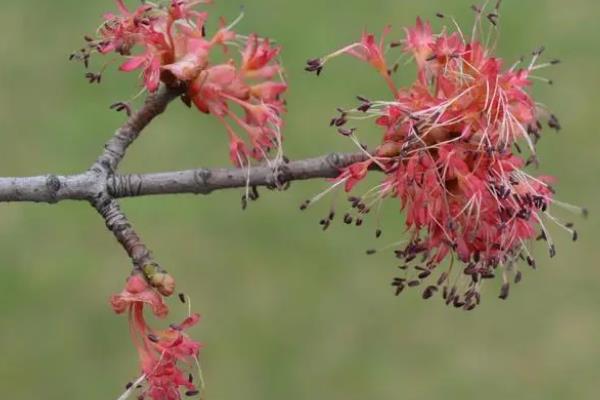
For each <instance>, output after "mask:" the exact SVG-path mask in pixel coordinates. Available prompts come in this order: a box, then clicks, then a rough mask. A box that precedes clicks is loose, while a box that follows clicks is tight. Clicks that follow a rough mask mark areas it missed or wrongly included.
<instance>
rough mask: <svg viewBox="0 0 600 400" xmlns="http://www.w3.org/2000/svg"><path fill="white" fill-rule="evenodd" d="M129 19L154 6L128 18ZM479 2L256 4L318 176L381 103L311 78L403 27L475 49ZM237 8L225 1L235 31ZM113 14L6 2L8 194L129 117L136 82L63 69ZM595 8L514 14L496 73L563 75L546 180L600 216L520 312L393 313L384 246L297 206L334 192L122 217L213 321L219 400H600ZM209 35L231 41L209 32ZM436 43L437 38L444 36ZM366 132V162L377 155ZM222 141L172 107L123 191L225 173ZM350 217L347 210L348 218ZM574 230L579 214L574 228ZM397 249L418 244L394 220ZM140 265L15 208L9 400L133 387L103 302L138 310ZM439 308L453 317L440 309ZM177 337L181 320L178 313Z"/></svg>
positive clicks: (89, 148)
mask: <svg viewBox="0 0 600 400" xmlns="http://www.w3.org/2000/svg"><path fill="white" fill-rule="evenodd" d="M130 3H137V2H136V1H130ZM470 4H471V1H470V0H468V1H463V0H460V1H458V0H454V1H444V0H435V1H434V0H431V1H421V2H417V1H409V0H370V1H368V2H366V1H359V0H348V1H344V2H340V1H327V0H304V1H295V2H292V1H281V0H257V1H252V2H247V3H246V4H245V5H246V11H247V17H246V18H245V19H244V21H243V22H242V24H241V25H240V29H241V30H243V31H248V32H249V31H259V32H260V33H262V34H263V35H268V36H271V37H276V38H277V40H278V41H279V42H280V43H282V44H283V45H284V46H285V50H284V61H285V64H286V67H287V70H288V75H289V81H290V85H291V90H290V93H289V105H290V109H291V110H292V112H291V113H289V115H288V117H287V121H288V127H287V130H286V136H287V142H286V149H287V154H288V155H289V156H290V157H291V158H299V157H307V156H313V155H318V154H322V153H326V152H329V151H333V150H340V151H345V150H352V145H351V144H350V143H349V142H347V141H346V140H344V139H343V138H340V137H339V135H336V134H335V133H334V132H333V131H332V130H330V129H328V127H327V123H328V119H329V117H331V116H332V115H333V113H334V110H335V107H336V106H338V105H348V104H353V96H354V95H356V94H363V95H367V96H371V97H376V96H378V95H382V96H383V95H384V94H385V87H384V86H383V84H382V83H381V82H380V81H379V79H378V78H377V76H376V74H374V73H372V72H371V71H370V70H369V68H368V67H367V66H364V65H362V64H360V63H358V62H356V61H354V60H350V59H348V60H340V61H338V62H337V63H333V64H331V65H330V66H329V68H328V69H327V70H326V71H325V73H324V76H323V77H322V78H321V79H316V78H315V77H314V76H312V75H309V74H307V73H305V72H304V71H303V66H304V62H305V60H306V59H307V58H310V57H315V56H319V55H322V54H324V53H326V52H328V51H329V50H332V49H335V48H337V47H339V46H341V45H343V44H345V43H348V42H350V41H353V40H354V39H355V38H356V37H358V35H359V33H360V31H361V30H362V29H363V27H368V28H369V29H372V30H374V31H380V29H381V28H382V27H383V26H384V25H385V24H387V23H392V24H393V25H394V26H395V27H396V29H395V31H394V32H395V34H396V36H397V37H401V36H402V31H401V29H400V28H401V27H402V26H403V25H407V24H410V23H413V21H414V18H415V17H416V16H417V15H421V16H424V17H429V18H432V19H435V17H434V14H435V12H437V11H442V12H444V13H446V14H453V15H455V16H456V17H457V18H458V20H459V21H461V23H462V24H463V26H468V27H470V25H471V21H472V13H471V11H470V10H469V6H470ZM239 6H240V4H239V1H225V0H222V1H217V4H216V5H215V6H213V14H214V15H215V16H216V15H224V16H228V17H230V18H233V17H235V16H237V14H238V13H239ZM112 9H113V4H112V2H111V1H110V0H91V1H85V2H83V1H76V0H54V1H34V0H21V1H11V2H9V1H4V2H2V7H1V8H0V37H1V38H2V39H1V40H0V60H2V62H0V132H1V144H0V174H1V175H3V176H13V175H31V174H39V173H46V172H56V173H73V172H78V171H80V170H83V169H84V168H86V167H87V166H88V165H89V164H90V163H91V162H92V161H93V160H94V158H95V157H96V155H97V154H98V153H99V151H100V149H101V148H102V145H103V143H104V142H105V140H106V139H107V138H108V137H109V136H110V135H111V134H112V132H113V131H114V129H115V128H116V127H117V126H118V125H119V124H120V123H121V122H122V119H123V116H122V115H119V114H117V113H113V112H111V111H109V110H108V105H109V104H111V103H112V102H114V101H117V100H122V99H126V98H127V97H129V96H130V95H132V94H133V93H135V92H136V89H137V81H136V80H135V76H133V75H125V74H119V73H116V72H115V73H110V74H107V75H106V76H105V82H104V83H103V84H102V85H100V86H90V85H89V84H87V82H86V81H85V80H84V79H83V70H82V68H81V66H80V65H79V64H75V63H68V62H67V56H68V54H69V53H70V52H71V50H73V49H76V48H77V47H78V46H80V44H81V42H82V39H81V38H82V35H83V34H85V33H89V32H93V30H94V29H95V26H96V25H97V24H98V23H99V22H100V16H101V14H102V13H103V12H105V11H106V10H112ZM599 17H600V3H599V2H596V1H592V0H571V1H569V2H565V1H563V0H546V1H531V0H529V1H526V2H525V1H510V0H508V1H505V5H504V14H503V20H502V24H503V31H502V39H501V45H500V52H501V54H502V55H503V56H505V57H506V58H507V59H509V60H513V59H516V58H517V57H518V56H520V55H521V54H527V53H528V52H530V51H531V50H532V49H533V48H535V47H537V46H539V45H540V44H544V45H546V47H547V49H548V50H547V54H546V55H547V57H554V56H556V57H559V58H561V59H562V60H563V61H564V63H563V64H561V65H559V66H557V67H556V68H554V69H552V70H548V71H547V73H546V75H547V76H549V77H551V78H552V79H553V80H554V81H555V85H554V86H553V87H549V86H546V85H543V84H540V85H538V86H537V87H536V89H535V90H536V93H537V95H538V98H541V99H542V101H543V102H545V103H546V104H547V105H549V106H550V107H551V108H552V109H553V110H556V112H557V114H558V115H559V116H560V117H561V122H562V124H563V126H564V130H563V131H562V132H561V133H560V134H558V135H557V134H555V133H554V132H551V131H548V133H547V134H546V137H545V139H544V140H543V141H542V142H541V145H540V154H541V158H542V161H543V168H544V172H547V173H551V174H554V175H556V176H557V177H558V178H559V180H560V184H559V185H558V186H557V187H558V189H559V193H560V198H561V199H563V200H565V201H569V202H574V203H578V204H583V205H587V206H588V207H589V208H590V209H591V212H592V214H591V217H590V219H588V220H587V221H580V219H579V217H578V216H568V215H566V216H567V218H568V219H573V220H574V221H575V222H577V223H579V224H578V225H579V230H580V236H581V240H580V241H579V242H578V243H576V244H572V243H570V240H569V237H567V235H563V234H562V233H561V232H559V231H558V230H555V236H556V237H557V238H558V239H557V242H558V256H557V257H556V258H555V259H553V260H549V259H548V258H547V256H546V254H545V253H546V251H545V250H544V249H543V248H542V246H538V247H537V248H536V250H535V252H536V254H538V255H539V256H540V257H539V260H540V261H539V264H540V266H541V268H540V269H539V270H538V271H536V272H532V271H527V272H526V274H525V280H524V282H523V283H522V284H521V285H520V286H519V287H517V288H514V290H513V291H512V293H511V298H510V299H509V301H508V302H502V301H500V300H498V299H497V283H495V284H493V285H490V286H489V287H488V289H487V292H486V294H487V296H485V298H484V304H483V306H482V307H481V308H480V309H478V311H476V312H474V313H463V312H456V311H454V310H453V309H448V308H446V307H445V306H443V305H442V304H441V302H440V301H430V302H424V301H422V300H421V299H420V296H419V293H418V292H416V291H415V292H409V293H408V294H406V295H404V296H403V297H401V298H395V297H394V296H393V295H392V292H391V290H390V288H389V283H390V280H391V279H392V278H393V277H394V275H395V273H396V270H395V265H394V261H393V259H392V258H391V257H389V256H388V255H381V256H375V257H371V258H369V257H366V256H365V254H364V250H365V249H366V248H370V247H373V245H374V243H375V239H374V235H373V230H374V227H373V225H370V226H367V228H366V229H362V230H357V229H355V228H349V227H347V226H345V225H344V226H342V224H336V225H335V226H334V227H333V228H332V229H331V230H330V231H328V232H326V233H323V232H321V231H320V229H319V226H318V221H319V219H320V217H322V216H323V215H324V214H325V213H326V211H327V208H328V202H327V201H325V202H323V203H322V204H321V205H320V206H318V207H316V208H315V209H312V210H311V211H309V212H308V213H300V212H299V211H298V205H299V203H300V202H301V201H302V200H304V199H306V198H308V197H309V196H311V194H314V193H316V192H317V191H320V190H322V189H323V188H324V187H325V186H326V183H325V182H319V181H314V182H309V183H297V184H294V185H293V186H292V189H291V190H289V191H287V192H285V193H271V192H264V193H263V196H262V197H261V199H260V201H259V202H257V203H255V204H252V205H251V207H250V208H249V209H248V210H247V211H245V212H243V211H242V210H241V209H240V196H241V193H240V192H239V191H226V192H220V193H214V194H212V195H210V196H208V197H195V196H170V197H156V198H144V199H135V200H127V201H124V202H123V203H124V209H125V211H126V212H127V213H128V214H129V216H130V217H131V219H132V221H133V222H134V223H135V224H136V226H137V228H138V229H139V231H140V232H141V234H142V235H143V237H144V238H145V240H146V241H147V243H148V244H149V246H150V247H151V248H152V249H153V250H154V252H155V255H156V257H157V259H158V260H160V261H161V263H163V264H164V265H165V266H167V267H168V268H169V270H170V271H171V272H172V273H173V274H174V276H175V277H177V278H179V288H180V289H181V290H183V291H185V292H186V293H187V294H189V295H190V296H191V297H192V299H193V306H194V309H195V310H198V311H199V312H201V313H202V314H203V315H204V320H203V322H202V323H201V325H200V326H199V327H198V328H196V329H195V330H194V332H193V334H194V335H195V336H196V337H198V338H201V340H202V341H203V342H204V343H205V344H206V348H205V350H204V351H203V355H202V358H203V364H204V367H205V374H206V378H207V381H208V394H209V398H212V399H241V398H243V399H245V400H255V399H256V400H259V399H260V400H269V399H286V400H293V399H294V400H295V399H298V400H300V399H315V398H318V399H330V400H337V399H339V400H341V399H360V398H363V399H380V400H386V399H400V398H402V399H442V398H443V399H448V400H450V399H475V398H480V397H482V396H483V397H485V398H486V399H488V400H495V399H505V398H519V399H544V400H551V399H596V398H598V397H597V396H598V390H599V389H600V386H599V385H600V383H599V381H598V378H599V377H600V346H599V342H598V340H599V338H600V310H599V308H600V268H598V267H599V265H598V264H599V261H598V260H600V246H599V242H598V236H597V235H598V232H599V231H600V223H599V222H598V221H599V219H598V217H597V215H598V213H597V211H598V210H597V204H598V200H599V199H600V179H599V177H600V162H599V161H598V160H599V157H598V150H599V149H600V147H599V144H598V143H599V142H598V139H597V134H598V132H597V126H598V123H597V121H598V104H600V91H599V88H600V74H599V73H598V71H600V52H599V51H598V50H599V48H598V40H599V39H600V28H598V27H599V26H600V25H598V18H599ZM213 21H214V20H213ZM435 23H436V24H439V21H435ZM367 132H369V130H368V129H365V130H364V131H363V135H364V136H363V138H364V139H365V141H367V142H369V141H371V142H372V143H373V142H375V141H376V140H377V137H378V135H379V132H377V131H371V136H369V134H368V133H367ZM226 146H227V145H226V138H225V134H224V132H223V131H222V129H221V127H220V126H218V124H217V123H215V121H214V120H212V119H211V118H207V117H204V116H202V115H200V114H199V113H197V112H190V111H189V110H187V109H186V108H185V107H182V106H181V105H180V104H174V105H173V106H172V108H171V109H170V110H169V112H168V113H167V114H166V115H165V116H163V117H161V118H160V119H159V120H158V121H157V122H156V123H155V124H154V125H153V126H152V127H151V128H150V129H149V130H148V131H147V132H145V133H144V135H143V137H142V138H141V139H140V140H139V141H138V142H136V144H135V146H133V148H132V149H131V151H130V153H129V155H128V158H127V160H126V161H125V163H124V165H123V167H122V170H123V171H128V172H150V171H160V170H173V169H184V168H191V167H200V166H223V165H226V164H227V163H228V161H227V155H226V151H227V147H226ZM340 205H342V204H340ZM561 215H565V214H561ZM383 219H384V220H385V221H384V228H386V230H385V233H384V238H385V240H384V239H380V240H382V243H384V242H385V241H388V242H392V241H395V240H396V239H397V238H398V237H399V236H400V235H401V225H402V220H401V217H400V216H399V215H398V212H397V210H396V208H395V206H393V205H392V206H390V207H388V210H386V211H385V213H384V218H383ZM128 271H129V260H128V259H127V258H126V257H125V255H124V254H123V252H122V251H121V249H120V248H119V247H118V245H117V244H116V242H115V241H114V239H113V237H112V236H111V235H110V234H109V233H108V232H107V231H106V230H105V228H104V227H103V224H102V221H101V220H100V219H99V218H98V216H97V215H96V213H95V212H94V211H93V210H92V209H91V208H90V207H89V206H88V205H86V204H83V203H63V204H60V205H57V206H49V205H30V204H4V205H1V206H0V393H2V398H5V399H34V398H45V399H83V398H85V399H89V400H94V399H103V400H105V399H111V398H113V399H114V398H116V397H118V395H119V394H120V393H121V392H122V390H123V385H124V384H125V383H126V382H127V381H128V380H130V379H132V378H134V377H135V375H136V372H137V362H136V354H135V352H134V349H133V347H132V346H131V344H130V341H129V337H128V331H127V326H126V318H124V317H117V316H115V315H113V313H112V312H111V310H110V308H109V306H108V302H107V299H108V296H109V295H110V294H111V293H113V292H116V291H118V290H120V289H121V287H122V284H123V282H124V278H125V276H126V275H127V274H128ZM438 300H439V299H438ZM172 308H173V317H174V318H175V319H179V316H182V315H184V313H185V310H184V309H183V308H182V307H181V305H179V304H178V302H176V301H172Z"/></svg>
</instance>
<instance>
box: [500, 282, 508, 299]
mask: <svg viewBox="0 0 600 400" xmlns="http://www.w3.org/2000/svg"><path fill="white" fill-rule="evenodd" d="M509 293H510V284H509V283H505V284H504V285H502V288H501V289H500V296H499V298H500V299H502V300H506V299H508V295H509Z"/></svg>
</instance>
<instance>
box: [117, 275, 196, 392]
mask: <svg viewBox="0 0 600 400" xmlns="http://www.w3.org/2000/svg"><path fill="white" fill-rule="evenodd" d="M185 300H186V299H185V297H184V296H183V295H182V301H185ZM111 305H112V307H113V310H114V311H115V312H116V313H117V314H123V313H127V314H128V318H129V330H130V334H131V339H132V341H133V343H134V344H135V347H136V348H137V351H138V354H139V361H140V368H141V372H142V376H141V378H140V379H139V380H138V381H137V382H135V383H129V384H127V387H126V389H127V391H126V392H125V394H124V395H123V396H122V397H121V398H127V397H128V396H129V394H130V393H131V392H133V391H134V390H137V391H138V392H139V394H138V397H137V398H138V399H140V400H142V399H145V398H146V397H148V398H150V399H153V400H178V399H180V398H181V396H180V392H181V390H185V394H186V395H187V396H195V395H197V394H199V393H200V391H201V390H200V389H202V385H203V382H202V374H201V371H200V367H199V365H200V364H199V362H198V353H199V351H200V347H201V346H200V344H199V343H197V342H195V341H194V340H192V339H190V338H189V337H188V336H187V335H186V334H185V333H184V331H185V330H186V329H188V328H190V327H192V326H194V325H195V324H196V323H198V321H199V319H200V317H199V316H198V315H197V314H191V313H190V315H189V316H188V318H186V319H185V320H184V321H183V322H182V323H180V324H178V325H175V324H173V325H170V326H169V328H168V329H166V330H162V331H157V330H154V329H152V328H151V327H150V326H148V324H147V323H146V320H145V318H144V307H145V306H148V307H149V308H150V309H151V311H152V313H153V314H154V315H155V316H156V317H158V318H165V317H166V316H167V314H168V308H167V306H166V305H165V303H164V302H163V298H162V296H161V294H160V293H158V291H157V290H156V289H154V288H152V287H151V286H150V285H149V284H148V283H147V282H146V280H145V278H144V277H143V276H142V275H139V274H135V275H132V276H131V277H130V278H129V279H128V280H127V284H126V286H125V289H124V290H123V291H122V292H121V293H120V294H118V295H114V296H113V297H112V298H111ZM182 368H186V369H187V371H188V372H186V373H184V372H183V370H182ZM196 369H197V370H198V375H199V378H200V388H197V387H196V385H195V384H194V374H193V373H192V372H189V371H194V370H196Z"/></svg>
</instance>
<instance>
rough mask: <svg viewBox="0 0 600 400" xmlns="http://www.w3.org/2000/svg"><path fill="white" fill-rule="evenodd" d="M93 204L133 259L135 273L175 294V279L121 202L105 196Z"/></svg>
mask: <svg viewBox="0 0 600 400" xmlns="http://www.w3.org/2000/svg"><path fill="white" fill-rule="evenodd" d="M92 204H93V206H94V208H96V210H97V211H98V213H99V214H100V215H101V216H102V218H104V221H105V222H106V227H107V228H108V230H110V231H111V232H112V233H113V235H114V236H115V238H116V239H117V240H118V241H119V243H120V244H121V246H122V247H123V249H125V251H126V252H127V254H128V255H129V257H130V258H131V260H132V261H133V265H134V273H136V272H137V273H143V274H144V275H145V276H146V278H147V279H148V281H149V282H150V283H151V284H152V285H153V286H154V287H156V288H157V289H158V290H159V291H160V292H161V293H162V294H163V295H165V296H170V295H171V294H173V291H174V289H175V288H174V285H175V283H174V281H173V279H172V278H171V276H170V275H169V274H167V273H166V271H165V270H163V269H162V267H161V266H160V265H159V264H158V263H157V262H155V261H154V258H153V257H152V253H151V252H150V249H148V247H146V245H145V244H144V243H143V242H142V240H141V239H140V237H139V235H138V234H137V232H136V231H135V230H134V229H133V226H132V225H131V223H130V222H129V220H128V219H127V216H126V215H125V214H124V213H123V211H121V207H120V206H119V203H118V202H117V201H116V200H115V199H113V198H111V197H110V196H103V197H102V198H99V199H97V200H96V201H94V202H93V203H92Z"/></svg>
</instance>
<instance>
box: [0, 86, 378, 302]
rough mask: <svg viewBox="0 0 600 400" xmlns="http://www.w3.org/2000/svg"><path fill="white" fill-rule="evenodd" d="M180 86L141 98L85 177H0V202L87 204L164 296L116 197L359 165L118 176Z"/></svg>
mask: <svg viewBox="0 0 600 400" xmlns="http://www.w3.org/2000/svg"><path fill="white" fill-rule="evenodd" d="M183 90H184V88H182V87H166V86H163V87H161V89H160V90H159V91H157V92H156V93H155V94H151V95H149V96H148V97H147V98H146V101H145V102H144V105H143V106H142V107H141V108H140V110H139V111H137V112H136V113H134V114H133V115H132V116H131V117H129V118H128V120H127V121H126V122H125V124H123V126H122V127H121V128H119V129H118V130H117V131H116V132H115V134H114V135H113V137H112V138H110V140H109V141H108V142H107V143H106V145H105V146H104V150H103V152H102V154H101V155H100V156H99V157H98V159H97V160H96V162H94V164H93V165H92V166H91V167H90V168H89V169H88V170H87V171H85V172H83V173H80V174H76V175H54V174H48V175H42V176H32V177H22V178H1V177H0V203H8V202H36V203H48V204H55V203H58V202H61V201H65V200H75V201H87V202H89V203H90V204H91V205H92V206H93V207H94V208H95V209H96V211H97V212H98V213H99V214H100V216H102V218H103V219H104V222H105V224H106V226H107V228H108V229H109V230H110V231H111V232H112V234H113V235H114V236H115V238H116V239H117V241H118V242H119V243H120V245H121V246H122V247H123V249H124V250H125V251H126V253H127V254H128V256H129V258H130V259H131V261H132V263H133V267H134V268H133V273H141V274H143V275H144V276H145V277H146V279H147V280H148V281H149V282H150V283H151V284H152V285H153V286H154V287H156V288H157V289H158V290H159V291H160V292H161V293H162V294H163V295H166V296H168V295H170V294H172V293H173V291H174V289H175V288H174V280H173V278H172V277H171V276H170V275H169V274H168V273H167V272H166V271H165V270H164V269H163V268H162V267H161V266H160V265H159V264H158V263H157V262H156V261H155V260H154V258H153V256H152V252H151V251H150V249H149V248H148V247H147V246H146V245H145V244H144V242H143V241H142V239H141V238H140V236H139V235H138V233H137V232H136V231H135V229H134V228H133V225H132V224H131V222H130V221H129V220H128V218H127V216H126V215H125V214H124V213H123V212H122V210H121V207H120V205H119V203H118V201H117V199H120V198H126V197H138V196H149V195H165V194H183V193H190V194H209V193H212V192H213V191H215V190H222V189H231V188H243V187H246V185H249V186H252V187H258V186H265V187H268V188H283V187H286V186H287V185H288V184H289V183H291V182H293V181H299V180H307V179H313V178H334V177H336V176H337V175H338V174H339V173H340V170H341V169H343V168H344V167H347V166H349V165H351V164H353V163H355V162H359V161H364V160H365V159H366V158H367V156H366V155H365V154H364V153H355V154H340V153H333V154H329V155H325V156H321V157H317V158H311V159H306V160H299V161H292V162H286V163H281V164H278V165H273V166H266V165H263V166H256V167H252V168H251V169H250V170H247V169H235V168H229V169H228V168H217V169H193V170H187V171H174V172H163V173H154V174H135V175H118V174H117V169H118V167H119V164H120V162H121V161H122V160H123V158H124V157H125V154H126V152H127V149H128V148H129V147H130V146H131V145H132V144H133V142H134V141H135V140H136V139H137V138H138V137H139V136H140V134H141V132H142V131H143V129H144V128H145V127H146V126H148V124H150V123H151V122H152V121H153V120H154V118H156V117H157V116H158V115H160V114H162V113H163V112H164V111H165V110H166V108H167V106H168V104H169V103H170V102H171V101H172V100H174V99H176V98H177V97H179V96H180V95H181V94H182V93H183Z"/></svg>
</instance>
